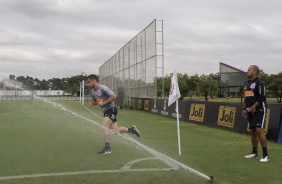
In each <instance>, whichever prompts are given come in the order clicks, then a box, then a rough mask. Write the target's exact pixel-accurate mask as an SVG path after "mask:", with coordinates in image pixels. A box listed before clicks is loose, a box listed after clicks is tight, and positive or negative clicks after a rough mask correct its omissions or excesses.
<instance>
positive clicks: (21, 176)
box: [0, 168, 172, 181]
mask: <svg viewBox="0 0 282 184" xmlns="http://www.w3.org/2000/svg"><path fill="white" fill-rule="evenodd" d="M170 170H172V168H162V169H159V168H156V169H129V170H123V169H116V170H91V171H75V172H61V173H49V174H31V175H18V176H2V177H0V181H1V180H11V179H25V178H37V177H50V176H70V175H82V174H98V173H119V172H140V171H143V172H145V171H170Z"/></svg>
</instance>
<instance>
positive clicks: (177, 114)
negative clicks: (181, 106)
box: [176, 88, 181, 162]
mask: <svg viewBox="0 0 282 184" xmlns="http://www.w3.org/2000/svg"><path fill="white" fill-rule="evenodd" d="M176 89H177V88H176ZM176 118H177V135H178V155H179V161H180V162H181V146H180V128H179V113H178V99H177V100H176Z"/></svg>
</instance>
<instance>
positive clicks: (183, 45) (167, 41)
mask: <svg viewBox="0 0 282 184" xmlns="http://www.w3.org/2000/svg"><path fill="white" fill-rule="evenodd" d="M281 7H282V1H281V0H236V1H228V0H173V1H172V0H0V80H2V79H3V78H8V77H9V75H10V74H12V75H15V76H16V77H18V76H31V77H34V78H38V79H40V80H42V79H51V78H63V77H71V76H75V75H79V74H80V73H81V71H83V72H85V73H87V74H90V73H96V74H98V68H99V67H100V66H101V65H102V64H103V63H104V62H105V61H107V60H108V59H109V58H110V57H112V56H113V55H114V54H115V53H116V52H117V51H118V50H119V49H120V48H122V47H123V46H124V45H125V44H126V43H127V42H128V41H129V40H131V39H132V38H133V37H134V36H136V35H137V34H138V33H139V32H140V31H141V30H143V29H144V28H145V27H146V26H147V25H148V24H149V23H151V22H152V21H153V19H158V20H163V21H164V56H165V57H164V60H165V74H169V73H172V72H173V70H176V71H177V72H180V73H187V74H188V75H194V74H199V75H201V74H210V73H217V72H219V62H224V63H226V64H229V65H232V66H234V67H237V68H239V69H242V70H244V71H245V70H247V68H248V66H249V65H251V64H256V65H258V66H259V67H260V68H261V69H263V70H264V71H265V72H266V73H269V74H272V73H273V74H277V73H279V72H282V10H281Z"/></svg>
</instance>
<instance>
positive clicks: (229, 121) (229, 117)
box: [217, 106, 236, 128]
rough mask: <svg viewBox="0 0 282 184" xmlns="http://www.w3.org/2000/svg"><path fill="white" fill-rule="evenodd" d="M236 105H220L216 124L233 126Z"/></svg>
mask: <svg viewBox="0 0 282 184" xmlns="http://www.w3.org/2000/svg"><path fill="white" fill-rule="evenodd" d="M235 114H236V107H229V106H220V107H219V112H218V120H217V124H218V125H220V126H225V127H230V128H233V127H234V122H235Z"/></svg>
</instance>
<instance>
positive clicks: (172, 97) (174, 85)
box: [168, 71, 181, 106]
mask: <svg viewBox="0 0 282 184" xmlns="http://www.w3.org/2000/svg"><path fill="white" fill-rule="evenodd" d="M180 97H181V94H180V91H179V87H178V80H177V75H176V72H175V71H174V73H173V75H172V77H171V82H170V91H169V98H168V106H170V105H171V104H173V103H174V102H175V101H176V100H178V99H179V98H180Z"/></svg>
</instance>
